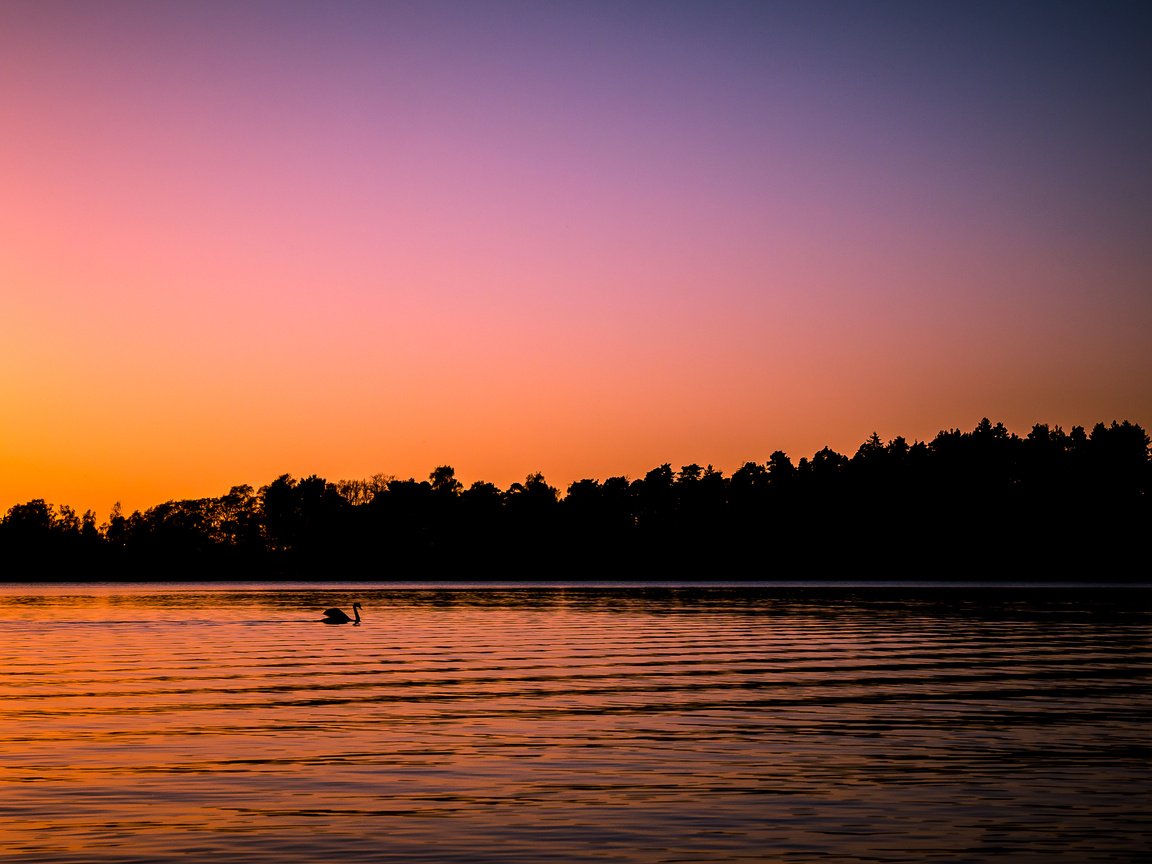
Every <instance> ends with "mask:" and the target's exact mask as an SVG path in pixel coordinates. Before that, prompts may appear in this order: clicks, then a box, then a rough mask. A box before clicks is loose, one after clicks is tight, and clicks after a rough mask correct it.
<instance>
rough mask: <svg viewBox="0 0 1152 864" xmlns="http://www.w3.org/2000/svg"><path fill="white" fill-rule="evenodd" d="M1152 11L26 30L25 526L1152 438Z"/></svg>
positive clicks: (142, 20)
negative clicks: (28, 509) (300, 487)
mask: <svg viewBox="0 0 1152 864" xmlns="http://www.w3.org/2000/svg"><path fill="white" fill-rule="evenodd" d="M1150 41H1152V6H1150V5H1149V4H1148V3H1146V2H1137V3H1121V2H1087V0H1086V2H1079V3H1065V2H1058V0H1044V2H1012V0H997V2H963V3H948V2H920V0H908V2H882V0H868V2H857V0H852V2H824V0H811V2H809V0H804V2H770V0H762V2H738V0H702V2H675V0H658V2H646V0H625V2H595V0H580V2H547V0H526V2H484V0H473V2H451V3H441V2H435V0H418V2H416V0H413V2H340V0H326V2H323V3H319V2H317V3H309V2H256V0H245V2H235V3H231V2H164V0H141V2H135V0H109V2H101V3H89V2H56V0H0V513H2V512H3V511H4V510H6V509H7V508H8V507H9V506H11V505H12V504H15V503H18V502H23V501H27V500H30V499H31V498H36V497H42V498H45V499H47V500H49V501H52V502H55V503H57V504H69V505H71V506H74V507H76V508H78V509H81V510H83V509H84V508H87V507H91V508H93V509H95V510H96V511H97V513H98V515H99V516H100V517H101V518H104V517H105V516H106V514H107V512H108V510H109V509H110V507H111V506H112V504H113V502H114V501H116V500H120V501H122V502H123V504H124V507H125V508H126V509H127V510H131V509H135V508H141V509H143V508H146V507H148V506H151V505H153V504H157V503H160V502H162V501H166V500H170V499H176V498H192V497H201V496H209V495H219V494H223V493H224V492H226V491H227V490H228V488H229V487H230V486H232V485H235V484H239V483H251V484H253V485H256V486H259V485H261V484H264V483H267V482H269V481H271V480H272V479H274V478H275V477H276V476H277V475H279V474H281V473H285V472H288V473H292V474H294V475H296V476H304V475H308V474H311V473H318V474H320V475H321V476H324V477H327V478H328V479H330V480H336V479H341V478H359V477H365V476H368V475H371V474H374V473H377V472H381V473H384V474H394V475H397V476H400V477H405V478H406V477H410V476H415V477H420V478H422V477H425V476H427V474H428V472H429V471H431V470H432V468H434V467H435V466H436V465H440V464H451V465H453V466H455V468H456V471H457V475H458V476H459V477H460V478H461V479H462V480H464V481H465V482H466V483H471V482H472V481H474V480H478V479H483V480H488V481H491V482H494V483H496V484H497V485H500V486H501V487H506V486H507V485H508V484H510V483H511V482H513V481H516V480H522V479H523V478H524V476H525V475H527V474H529V473H531V472H535V471H542V472H543V473H544V475H545V476H546V477H547V479H548V480H549V482H551V483H552V484H553V485H556V486H560V487H561V488H565V487H566V486H567V485H568V484H569V483H570V482H572V481H573V480H576V479H580V478H583V477H594V478H597V479H605V478H607V477H609V476H613V475H620V474H623V475H628V476H631V477H635V476H639V475H642V474H643V473H644V472H645V471H647V470H648V469H650V468H652V467H655V466H657V465H659V464H661V463H664V462H670V463H672V464H673V466H674V467H677V468H678V467H679V466H680V465H684V464H687V463H690V462H698V463H700V464H706V463H712V464H714V465H715V466H716V467H717V468H718V469H720V470H723V471H724V472H725V473H730V472H731V471H733V470H734V469H736V468H737V467H739V466H740V465H741V464H743V463H744V462H746V461H750V460H753V461H761V462H762V461H764V460H766V459H767V458H768V455H769V454H770V453H771V452H772V451H773V450H776V449H782V450H785V451H786V452H788V453H789V454H790V455H791V456H792V457H793V458H794V459H799V458H800V457H801V456H810V455H811V454H812V453H814V452H815V451H816V450H818V449H820V448H821V447H823V446H825V445H827V446H831V447H832V448H833V449H836V450H839V451H840V452H843V453H846V454H849V455H850V454H851V453H853V452H855V449H856V448H857V447H858V446H859V444H860V443H861V442H862V441H863V440H864V439H865V438H866V437H868V436H869V435H870V434H871V433H872V432H873V431H876V432H878V433H879V434H880V436H881V437H882V438H884V439H885V440H888V439H890V438H892V437H895V436H897V435H903V436H905V437H907V438H909V439H910V440H912V439H921V440H926V439H930V438H931V437H932V436H934V435H935V434H936V432H938V431H939V430H941V429H945V428H953V427H959V428H962V429H966V430H967V429H971V428H973V427H974V426H975V425H976V423H977V422H978V421H979V420H980V418H981V417H984V416H988V417H990V418H991V419H993V420H994V421H1002V422H1004V423H1005V424H1006V425H1007V426H1008V427H1009V429H1011V430H1012V431H1014V432H1017V433H1018V434H1025V433H1026V432H1027V431H1028V430H1029V429H1030V428H1031V426H1032V424H1033V423H1037V422H1043V423H1049V424H1053V425H1055V424H1060V425H1063V426H1064V427H1065V429H1068V428H1070V427H1071V426H1073V425H1077V424H1080V425H1090V424H1093V423H1095V422H1098V421H1104V422H1109V421H1111V420H1114V419H1116V420H1124V419H1127V420H1131V421H1133V422H1137V423H1140V424H1141V425H1143V426H1145V428H1149V427H1152V338H1150V335H1149V334H1152V52H1149V51H1148V50H1147V46H1148V44H1149V43H1150Z"/></svg>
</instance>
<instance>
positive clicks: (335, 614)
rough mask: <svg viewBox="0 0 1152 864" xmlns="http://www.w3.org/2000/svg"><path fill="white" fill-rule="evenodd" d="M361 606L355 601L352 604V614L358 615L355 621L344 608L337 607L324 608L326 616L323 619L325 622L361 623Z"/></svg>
mask: <svg viewBox="0 0 1152 864" xmlns="http://www.w3.org/2000/svg"><path fill="white" fill-rule="evenodd" d="M361 608H362V607H361V606H360V604H359V603H353V604H352V614H354V615H355V616H356V620H355V621H353V620H352V619H351V618H349V617H348V613H347V612H345V611H344V610H343V609H336V608H332V609H325V610H324V618H323V619H322V620H323V621H324V623H325V624H349V623H351V624H359V623H360V609H361Z"/></svg>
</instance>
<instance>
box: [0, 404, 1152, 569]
mask: <svg viewBox="0 0 1152 864" xmlns="http://www.w3.org/2000/svg"><path fill="white" fill-rule="evenodd" d="M1150 466H1152V462H1150V461H1149V437H1148V434H1147V433H1146V432H1145V430H1144V429H1142V428H1141V427H1140V426H1138V425H1136V424H1133V423H1130V422H1128V421H1124V422H1115V421H1114V422H1112V423H1111V424H1110V425H1105V424H1103V423H1098V424H1096V425H1095V426H1094V427H1093V428H1092V430H1091V432H1086V431H1085V429H1084V428H1083V427H1080V426H1076V427H1074V428H1073V429H1072V430H1071V432H1068V433H1065V432H1064V431H1063V430H1062V429H1061V428H1060V427H1059V426H1057V427H1055V428H1049V427H1048V426H1047V425H1040V424H1038V425H1036V426H1034V427H1033V428H1032V430H1031V431H1030V432H1029V433H1028V434H1027V436H1025V437H1023V438H1021V437H1018V436H1016V435H1015V434H1013V433H1011V432H1009V431H1008V430H1007V429H1006V428H1005V427H1004V425H1003V424H1001V423H995V424H993V423H991V422H990V421H989V420H988V419H987V418H985V419H984V420H981V421H980V423H979V424H978V425H977V426H976V428H975V429H974V430H973V431H971V432H961V431H959V430H956V429H953V430H948V431H941V432H940V433H939V434H937V435H936V437H935V438H933V439H932V440H931V441H928V442H921V441H917V442H914V443H911V444H909V443H908V442H907V441H906V440H905V439H904V438H902V437H897V438H894V439H893V440H891V441H889V442H887V443H885V442H883V441H882V440H881V439H880V437H879V436H878V435H876V434H875V433H873V434H872V435H871V436H870V437H869V438H868V439H867V440H865V441H864V443H863V444H861V445H860V447H859V448H858V449H857V450H856V452H855V453H854V454H853V455H852V456H851V457H849V456H847V455H844V454H841V453H837V452H835V451H833V450H831V449H829V448H827V447H825V448H824V449H822V450H820V451H819V452H817V453H815V454H814V455H813V456H812V457H811V458H802V459H800V460H799V462H797V463H793V461H792V460H791V459H790V458H789V456H788V455H786V454H785V453H784V452H782V451H779V450H777V451H775V452H773V453H772V454H771V455H770V456H769V458H768V460H767V461H766V462H763V463H758V462H748V463H746V464H745V465H743V466H742V467H740V468H739V469H737V470H736V471H734V472H733V473H732V474H731V476H724V474H723V473H722V472H720V471H717V470H714V469H713V468H712V466H710V465H708V466H700V465H696V464H692V465H684V466H681V467H680V469H679V470H674V469H673V468H672V466H671V465H670V464H662V465H660V466H658V467H655V468H653V469H652V470H650V471H648V472H647V473H646V474H645V475H644V476H643V477H639V478H635V479H629V478H627V477H609V478H607V479H605V480H603V481H600V480H593V479H585V480H579V481H577V482H574V483H572V484H571V485H570V486H569V487H568V489H567V490H566V492H565V493H564V494H561V492H560V490H559V489H557V488H555V487H553V486H550V485H549V484H548V483H547V481H546V480H545V478H544V476H543V475H541V474H538V473H537V474H531V475H529V476H528V477H527V478H526V479H525V480H524V482H522V483H513V484H512V485H511V486H510V487H509V488H507V489H503V490H502V489H500V488H498V487H497V486H495V485H493V484H491V483H487V482H483V481H478V482H475V483H473V484H472V485H471V486H469V487H467V488H465V487H464V486H463V484H462V483H461V482H460V481H459V480H457V479H456V476H455V471H454V470H453V469H452V468H451V467H450V466H447V465H443V466H439V467H437V468H435V470H433V471H432V472H431V474H430V475H429V477H428V479H427V480H416V479H411V478H410V479H407V480H403V479H397V478H395V477H386V476H383V475H376V476H374V477H371V478H368V479H364V480H344V481H338V482H330V481H328V480H326V479H324V478H322V477H318V476H315V475H312V476H309V477H305V478H302V479H296V478H293V477H291V476H290V475H287V474H285V475H282V476H280V477H277V478H276V479H275V480H273V481H272V482H271V483H269V484H268V485H266V486H263V487H261V488H259V489H254V488H253V487H251V486H235V487H233V488H232V489H230V490H229V491H228V493H227V494H225V495H222V496H220V497H218V498H199V499H193V500H179V501H168V502H165V503H163V504H159V505H157V506H155V507H152V508H149V509H148V510H145V511H143V512H140V511H136V512H133V513H131V514H129V515H125V514H123V513H122V512H120V508H119V505H117V507H116V508H114V510H113V512H112V513H111V514H110V516H109V517H108V519H107V521H105V522H103V523H102V524H97V517H96V515H95V514H94V513H92V512H91V511H88V512H86V513H84V514H82V515H80V514H77V513H76V512H75V511H74V510H73V509H72V508H70V507H68V506H61V507H59V508H57V507H55V506H54V505H52V504H49V503H47V502H45V501H44V500H42V499H35V500H32V501H29V502H27V503H25V504H18V505H16V506H14V507H12V508H10V509H9V510H8V512H7V514H6V515H5V517H4V519H3V521H0V561H3V562H4V571H5V573H6V574H7V575H6V576H5V577H4V578H5V579H7V580H15V581H30V582H35V581H55V580H67V581H84V580H148V581H162V580H179V579H196V580H214V579H308V580H318V581H325V580H333V581H347V580H359V579H363V580H396V581H405V580H418V579H452V580H466V579H493V578H495V579H509V580H553V579H628V580H632V579H636V580H670V579H693V580H712V579H718V580H740V579H785V580H794V579H795V580H806V579H873V578H878V579H893V578H902V579H907V578H913V579H972V580H1013V579H1060V580H1064V579H1078V580H1080V579H1082V580H1088V581H1131V580H1139V579H1144V578H1146V574H1147V557H1146V556H1147V541H1148V537H1149V526H1150V525H1152V521H1150V518H1149V517H1150V516H1152V505H1150V503H1149V502H1150V497H1152V496H1150V494H1149V492H1150V486H1152V484H1150V480H1152V467H1150Z"/></svg>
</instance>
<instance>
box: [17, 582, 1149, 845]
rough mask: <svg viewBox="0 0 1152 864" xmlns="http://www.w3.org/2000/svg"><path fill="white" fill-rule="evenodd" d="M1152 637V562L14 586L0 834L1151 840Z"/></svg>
mask: <svg viewBox="0 0 1152 864" xmlns="http://www.w3.org/2000/svg"><path fill="white" fill-rule="evenodd" d="M354 600H359V601H361V602H362V603H363V604H364V610H363V614H364V623H363V625H361V626H359V627H353V626H342V627H327V626H324V625H322V624H320V623H318V622H319V618H320V615H321V612H322V610H324V609H326V608H328V607H329V606H333V605H338V606H341V607H343V608H345V609H348V610H350V607H351V603H352V601H354ZM1150 634H1152V603H1150V602H1149V592H1148V591H1147V589H1146V588H1142V587H1128V588H1123V589H1119V588H1118V589H1102V588H1098V589H1079V590H1077V589H1070V588H1064V589H1059V590H1046V589H1040V588H1028V589H1010V588H996V589H987V590H978V589H973V588H971V587H968V588H950V587H934V588H921V589H915V588H911V587H888V588H878V587H846V586H839V587H838V586H823V587H819V588H801V587H781V586H771V585H763V586H745V587H716V588H689V587H676V586H665V587H611V588H587V587H567V588H564V587H550V588H547V589H543V588H526V587H521V588H514V587H513V588H474V587H473V588H468V587H461V588H458V589H452V588H446V587H439V588H427V589H417V588H396V587H387V586H380V585H376V586H358V587H355V588H348V589H346V590H333V589H331V588H326V589H320V588H316V589H312V588H308V587H300V586H292V585H280V586H245V587H242V588H239V587H232V588H229V587H212V586H204V585H201V586H169V585H159V584H157V585H142V586H115V585H105V586H83V585H72V586H67V585H60V586H49V587H29V586H17V585H8V586H0V670H2V673H0V746H2V747H3V754H4V758H3V760H0V848H3V849H4V851H5V856H6V860H7V859H8V858H11V859H13V860H17V861H23V862H64V864H68V862H111V861H116V862H166V861H172V860H176V859H181V860H202V859H205V858H207V857H208V856H212V855H218V856H220V858H221V859H222V860H227V861H240V862H243V861H253V862H254V861H269V862H271V861H276V862H306V861H308V862H310V861H318V860H324V859H328V858H335V857H340V858H342V859H345V860H352V861H445V862H465V861H467V862H507V861H540V860H548V861H556V862H586V861H587V862H592V861H616V862H673V861H682V862H704V861H707V862H737V861H758V862H763V861H782V862H790V861H860V862H866V861H884V862H903V861H909V862H910V861H917V862H919V861H925V860H953V861H990V860H998V861H1004V860H1008V861H1036V862H1041V861H1044V862H1048V861H1065V862H1086V861H1133V862H1134V861H1138V860H1145V859H1146V858H1147V856H1148V855H1149V853H1152V844H1150V841H1149V839H1148V831H1147V826H1148V825H1149V824H1152V806H1150V797H1149V792H1150V791H1152V789H1150V783H1149V780H1148V764H1149V761H1148V757H1149V742H1148V732H1147V729H1148V726H1147V719H1146V718H1147V717H1149V716H1152V688H1150V681H1152V678H1150V676H1149V672H1150V670H1152V646H1150V644H1149V636H1150Z"/></svg>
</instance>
